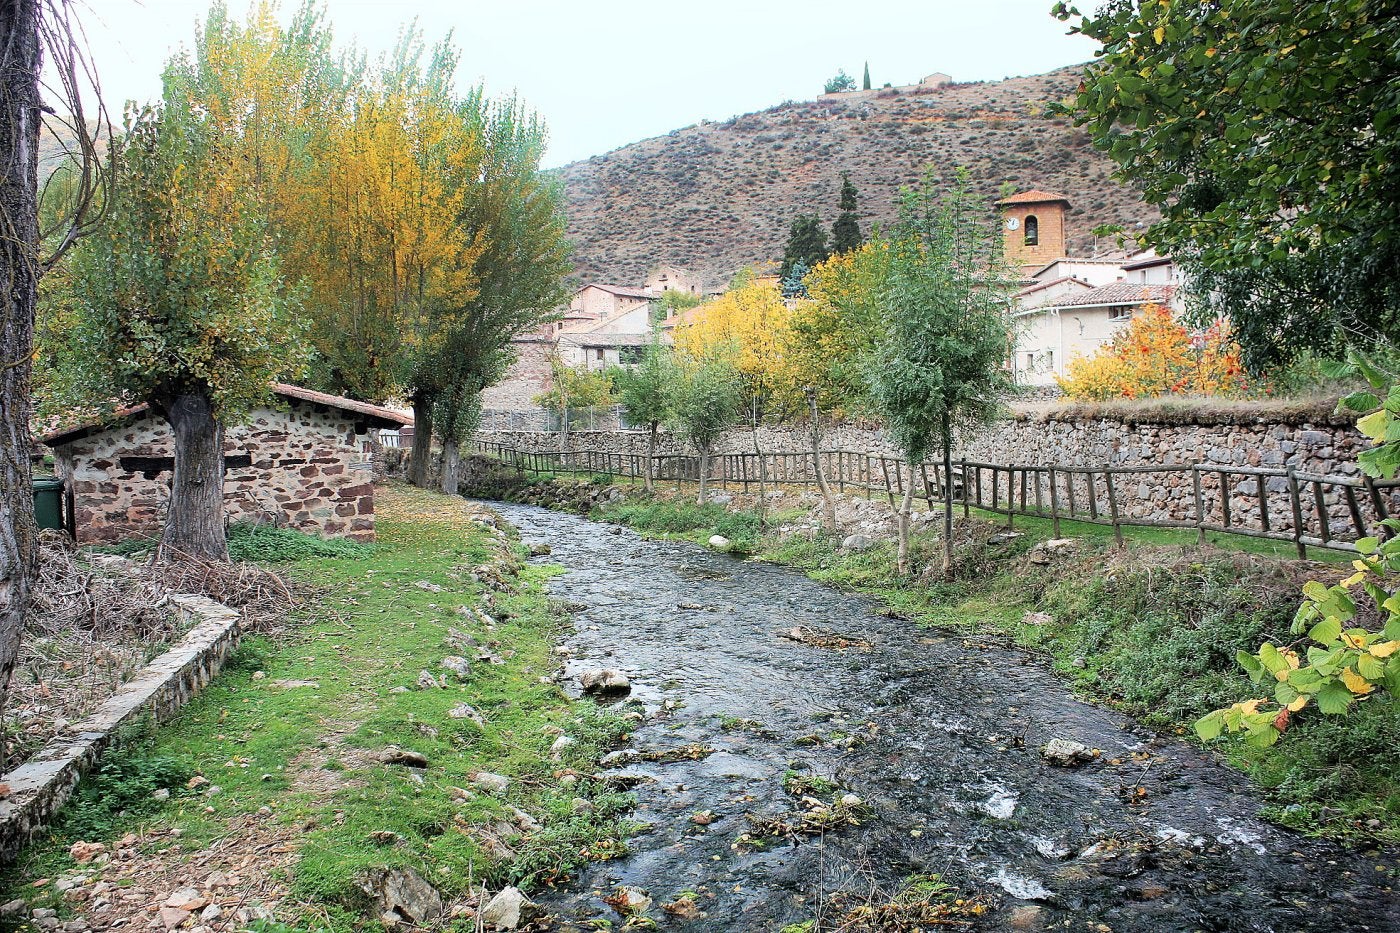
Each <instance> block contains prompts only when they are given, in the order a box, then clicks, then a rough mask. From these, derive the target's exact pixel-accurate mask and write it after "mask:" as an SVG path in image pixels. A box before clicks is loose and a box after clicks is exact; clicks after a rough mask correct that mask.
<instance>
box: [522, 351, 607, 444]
mask: <svg viewBox="0 0 1400 933" xmlns="http://www.w3.org/2000/svg"><path fill="white" fill-rule="evenodd" d="M549 370H550V387H549V391H547V392H542V393H540V394H539V395H537V396H535V398H534V403H535V404H536V405H538V406H540V407H541V408H546V409H549V410H550V411H552V412H555V413H556V414H557V415H558V416H559V449H560V450H563V449H565V448H566V447H567V446H568V443H569V428H570V427H571V424H572V421H573V416H574V415H575V414H577V413H580V412H592V411H594V410H596V409H598V408H602V407H604V406H607V405H611V404H613V403H614V402H615V401H617V397H616V394H615V393H614V390H613V373H612V371H611V370H606V369H589V368H588V367H587V366H586V365H584V366H570V365H569V364H568V363H566V362H565V361H564V359H563V358H562V357H561V356H559V355H558V354H557V353H556V354H554V355H553V356H551V357H550V358H549Z"/></svg>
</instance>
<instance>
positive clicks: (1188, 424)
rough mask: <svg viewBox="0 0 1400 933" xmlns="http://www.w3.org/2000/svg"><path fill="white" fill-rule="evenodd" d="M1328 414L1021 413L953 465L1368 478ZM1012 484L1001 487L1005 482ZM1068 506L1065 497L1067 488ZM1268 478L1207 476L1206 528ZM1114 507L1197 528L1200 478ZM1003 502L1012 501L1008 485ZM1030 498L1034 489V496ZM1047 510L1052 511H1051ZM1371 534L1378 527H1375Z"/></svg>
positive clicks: (1139, 480)
mask: <svg viewBox="0 0 1400 933" xmlns="http://www.w3.org/2000/svg"><path fill="white" fill-rule="evenodd" d="M1326 409H1327V406H1325V405H1324V406H1314V407H1313V408H1312V409H1291V410H1288V409H1283V408H1281V407H1280V408H1279V411H1280V412H1286V414H1287V420H1271V419H1268V418H1266V417H1264V415H1265V414H1267V413H1268V412H1269V410H1270V409H1269V408H1268V406H1259V407H1258V408H1257V409H1249V408H1240V409H1224V410H1222V411H1221V412H1220V413H1219V414H1217V415H1214V416H1212V415H1211V414H1210V413H1209V412H1208V411H1207V410H1205V409H1200V410H1177V411H1176V412H1172V411H1171V410H1166V409H1164V410H1162V411H1160V412H1152V411H1148V412H1146V413H1144V412H1138V413H1136V414H1134V413H1131V412H1119V413H1113V412H1108V413H1104V412H1096V413H1085V412H1083V411H1078V410H1075V409H1072V408H1069V409H1063V410H1056V409H1048V410H1043V411H1035V410H1025V411H1022V412H1019V413H1017V414H1016V415H1015V416H1013V417H1011V418H1008V419H1006V420H1003V421H999V422H997V424H995V425H994V426H993V427H991V428H988V429H987V430H985V431H983V432H980V433H978V434H976V435H974V436H971V437H966V438H962V439H960V441H959V443H958V444H957V449H956V452H955V457H958V458H964V457H965V458H966V459H968V460H975V461H982V462H986V463H994V464H1001V465H1012V464H1014V465H1028V466H1030V465H1051V464H1054V465H1063V466H1081V467H1085V466H1087V467H1103V466H1114V467H1146V466H1189V465H1191V464H1193V463H1200V464H1204V465H1206V466H1212V467H1227V468H1228V467H1260V468H1268V469H1279V470H1282V469H1285V468H1289V467H1291V468H1293V469H1294V470H1297V471H1299V472H1304V473H1316V474H1321V475H1326V476H1339V477H1349V478H1354V479H1359V478H1360V470H1359V469H1358V467H1357V466H1356V458H1357V456H1358V455H1359V454H1360V452H1361V451H1362V450H1364V449H1365V448H1366V446H1367V443H1366V441H1365V438H1363V437H1362V436H1361V434H1360V433H1359V432H1358V431H1357V430H1356V428H1355V426H1354V425H1352V424H1350V423H1347V422H1346V421H1345V419H1334V418H1332V417H1331V416H1330V415H1329V413H1328V411H1327V410H1326ZM478 439H479V440H483V441H488V442H490V443H498V444H503V445H505V446H507V447H514V448H517V449H520V450H530V451H555V450H558V449H559V435H558V434H552V433H544V432H522V431H496V432H486V433H483V434H482V435H479V437H478ZM758 443H759V447H760V448H761V449H762V450H764V451H765V452H777V451H805V450H807V449H808V444H809V441H808V438H807V434H806V431H805V430H804V429H803V428H802V427H801V426H795V427H781V426H779V427H768V426H765V427H763V428H760V429H759V432H758ZM567 446H568V449H570V450H605V451H609V452H612V453H623V454H642V453H645V452H646V435H645V433H640V432H586V431H579V432H573V433H571V434H570V436H569V439H568V445H567ZM822 446H823V447H824V448H826V449H842V450H854V451H860V452H868V453H873V454H881V455H885V456H897V455H898V454H897V451H896V450H895V448H894V445H893V444H892V443H891V442H890V440H889V437H888V436H887V435H886V434H885V432H884V431H883V430H881V429H879V428H873V427H870V426H866V425H850V424H848V425H839V426H837V427H834V428H830V429H828V430H827V431H826V432H825V434H824V437H823V441H822ZM718 450H719V452H721V453H751V452H753V450H754V440H753V435H752V433H751V432H749V431H746V430H740V431H732V432H730V433H729V434H728V435H727V436H726V437H725V438H724V439H723V441H722V442H721V444H720V445H719V448H718ZM657 451H658V453H660V454H663V455H669V454H676V453H684V452H687V451H686V447H685V445H683V444H682V443H680V442H679V441H678V440H677V439H676V438H674V437H672V436H670V435H663V436H662V437H661V439H660V441H659V442H658V445H657ZM1003 482H1004V481H1003ZM1060 482H1061V486H1060V495H1061V501H1062V505H1063V503H1064V501H1065V499H1067V489H1066V488H1065V487H1064V485H1063V483H1064V480H1063V479H1061V481H1060ZM1089 482H1090V481H1089V480H1088V479H1085V478H1084V477H1079V478H1077V479H1076V480H1075V483H1076V484H1077V489H1076V494H1077V501H1078V502H1079V503H1080V507H1081V508H1082V507H1083V504H1084V503H1085V502H1087V501H1088V497H1089V495H1090V491H1091V489H1090V485H1089ZM1259 482H1260V480H1259V479H1258V478H1256V477H1252V476H1246V475H1241V474H1233V475H1227V476H1226V484H1227V485H1226V488H1225V489H1224V490H1222V489H1221V488H1220V476H1219V474H1218V473H1214V472H1208V473H1205V474H1203V482H1202V486H1203V490H1202V492H1203V496H1204V499H1205V512H1206V516H1207V521H1213V522H1221V521H1222V519H1223V513H1224V507H1223V502H1222V500H1223V499H1225V498H1228V501H1229V504H1230V513H1231V521H1232V523H1235V524H1245V525H1247V526H1253V527H1256V528H1258V527H1262V525H1263V520H1262V518H1263V517H1262V516H1261V503H1260V492H1261V490H1260V488H1259V485H1258V483H1259ZM1041 483H1042V496H1041V498H1042V501H1043V502H1045V503H1047V504H1048V502H1049V488H1048V480H1046V479H1044V478H1042V481H1041ZM1093 483H1094V486H1093V491H1094V494H1095V495H1096V496H1098V497H1099V498H1098V500H1097V505H1098V506H1100V507H1101V508H1103V509H1105V511H1106V509H1107V500H1106V495H1107V490H1106V488H1105V483H1104V481H1103V479H1102V476H1099V477H1096V478H1095V479H1094V480H1093ZM1263 483H1264V488H1263V490H1262V492H1263V493H1264V494H1265V496H1266V498H1267V500H1268V505H1267V508H1268V518H1269V526H1270V527H1271V528H1273V529H1275V530H1280V529H1291V528H1292V523H1293V514H1292V504H1291V500H1290V497H1289V494H1288V488H1289V487H1288V481H1287V479H1286V478H1284V477H1282V476H1276V477H1265V478H1263ZM1303 492H1304V495H1303V496H1302V502H1301V508H1302V512H1303V518H1304V522H1305V526H1308V527H1310V528H1311V530H1310V531H1305V533H1310V534H1317V533H1318V532H1319V530H1320V523H1319V522H1318V521H1317V507H1316V500H1315V497H1314V496H1313V494H1312V490H1311V488H1308V489H1305V490H1304V491H1303ZM1115 493H1116V496H1115V498H1116V499H1117V501H1118V504H1119V508H1120V510H1121V514H1122V515H1123V517H1125V518H1130V519H1136V520H1140V521H1144V522H1162V521H1171V522H1183V521H1185V522H1190V521H1194V520H1195V516H1196V503H1195V490H1194V480H1193V477H1192V475H1191V473H1190V471H1182V472H1176V473H1140V474H1133V475H1131V476H1127V477H1124V476H1121V475H1120V476H1119V477H1118V478H1117V479H1116V482H1115ZM1002 498H1003V499H1004V498H1005V489H1004V486H1003V490H1002ZM1027 498H1028V501H1031V502H1032V503H1033V502H1034V501H1035V500H1034V487H1030V488H1029V489H1028V496H1027ZM1358 499H1359V505H1360V510H1361V512H1362V515H1363V519H1364V520H1365V522H1366V523H1367V524H1370V525H1374V523H1375V521H1376V520H1377V515H1376V513H1375V511H1374V508H1373V507H1372V506H1371V504H1370V501H1369V497H1368V496H1366V495H1365V494H1361V495H1359V496H1358ZM1388 499H1389V503H1390V507H1391V510H1392V511H1393V512H1400V495H1395V494H1391V495H1390V496H1389V497H1388ZM1047 507H1048V505H1047ZM1323 509H1324V511H1325V512H1326V513H1327V517H1328V522H1329V525H1328V531H1329V533H1331V534H1335V535H1336V536H1338V537H1339V538H1345V537H1356V536H1357V535H1356V534H1355V529H1354V528H1353V527H1352V517H1351V513H1350V510H1349V507H1348V505H1347V502H1346V500H1345V498H1344V497H1343V494H1342V493H1341V492H1340V491H1339V490H1338V489H1337V488H1336V487H1324V490H1323ZM1372 530H1373V531H1374V528H1373V529H1372Z"/></svg>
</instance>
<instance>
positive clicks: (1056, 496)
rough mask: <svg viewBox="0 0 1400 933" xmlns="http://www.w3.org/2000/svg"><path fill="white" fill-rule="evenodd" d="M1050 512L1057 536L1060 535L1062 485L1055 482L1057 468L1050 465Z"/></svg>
mask: <svg viewBox="0 0 1400 933" xmlns="http://www.w3.org/2000/svg"><path fill="white" fill-rule="evenodd" d="M1050 514H1051V515H1052V516H1053V517H1054V522H1055V537H1057V538H1058V537H1059V536H1060V487H1059V484H1058V483H1056V482H1055V468H1054V467H1050Z"/></svg>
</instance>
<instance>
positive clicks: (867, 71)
mask: <svg viewBox="0 0 1400 933" xmlns="http://www.w3.org/2000/svg"><path fill="white" fill-rule="evenodd" d="M860 86H861V88H863V89H864V90H867V91H868V90H870V62H866V63H865V77H864V79H862V80H861V82H860Z"/></svg>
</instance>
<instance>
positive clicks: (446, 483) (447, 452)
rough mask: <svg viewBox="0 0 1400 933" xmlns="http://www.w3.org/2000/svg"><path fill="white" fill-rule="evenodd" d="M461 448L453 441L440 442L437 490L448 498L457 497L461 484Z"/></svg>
mask: <svg viewBox="0 0 1400 933" xmlns="http://www.w3.org/2000/svg"><path fill="white" fill-rule="evenodd" d="M461 466H462V448H461V446H460V445H458V444H457V443H456V442H454V441H443V442H442V459H441V461H440V463H439V464H438V488H439V489H441V490H442V491H443V492H445V493H447V494H448V495H449V496H455V495H457V485H458V483H460V482H461V479H460V477H461V473H462V471H461Z"/></svg>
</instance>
